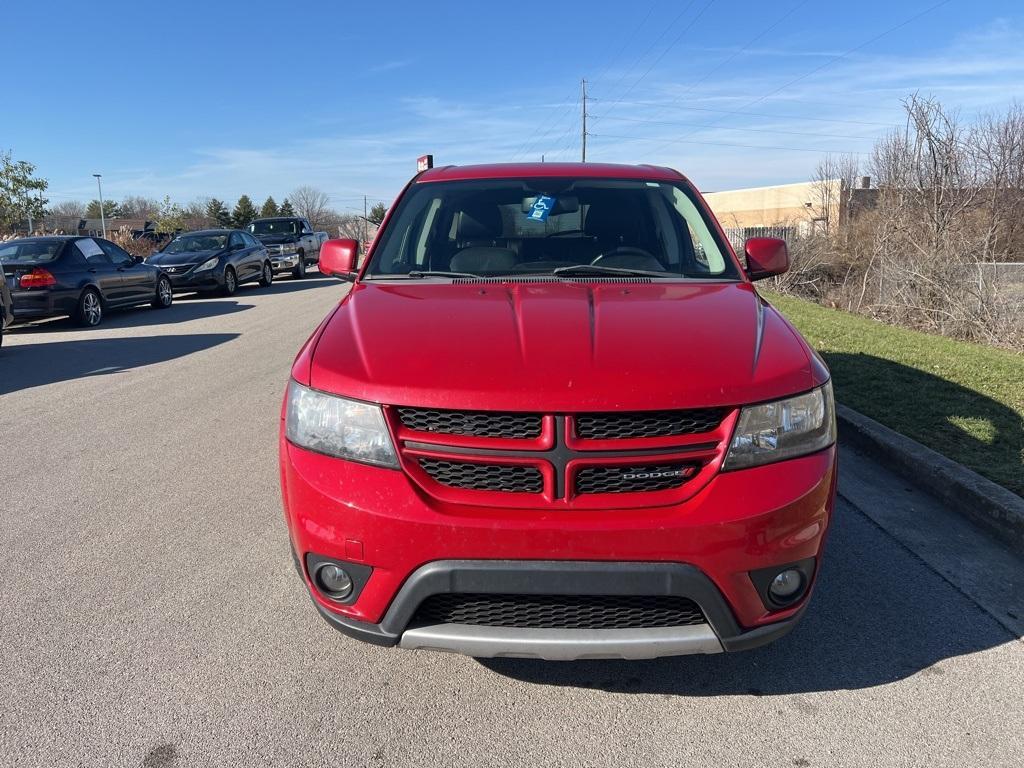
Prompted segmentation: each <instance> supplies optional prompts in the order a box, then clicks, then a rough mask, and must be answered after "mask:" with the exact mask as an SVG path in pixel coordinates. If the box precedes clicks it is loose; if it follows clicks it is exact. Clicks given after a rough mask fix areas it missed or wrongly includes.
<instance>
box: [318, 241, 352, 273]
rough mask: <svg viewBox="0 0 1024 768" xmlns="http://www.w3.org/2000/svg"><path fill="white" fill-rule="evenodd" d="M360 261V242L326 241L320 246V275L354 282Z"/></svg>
mask: <svg viewBox="0 0 1024 768" xmlns="http://www.w3.org/2000/svg"><path fill="white" fill-rule="evenodd" d="M358 260H359V241H358V240H348V239H344V240H326V241H325V242H324V244H323V245H321V246H320V274H323V275H330V276H332V277H339V278H341V279H342V280H353V279H355V271H356V264H357V262H358Z"/></svg>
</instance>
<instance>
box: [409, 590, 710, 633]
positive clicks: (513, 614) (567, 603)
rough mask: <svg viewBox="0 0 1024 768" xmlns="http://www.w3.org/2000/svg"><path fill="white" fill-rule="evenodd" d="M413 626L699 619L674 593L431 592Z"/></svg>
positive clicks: (630, 624) (648, 623) (634, 625)
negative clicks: (517, 593)
mask: <svg viewBox="0 0 1024 768" xmlns="http://www.w3.org/2000/svg"><path fill="white" fill-rule="evenodd" d="M412 622H413V624H414V625H423V624H470V625H475V626H481V627H519V628H524V629H650V628H654V627H685V626H691V625H694V624H703V623H705V621H704V614H703V613H702V612H701V609H700V607H699V606H698V605H697V604H696V603H695V602H693V601H692V600H689V599H687V598H685V597H679V596H676V595H487V594H439V595H431V596H430V597H428V598H427V599H426V600H424V601H423V602H422V603H420V606H419V608H418V609H417V610H416V614H415V615H414V616H413V620H412Z"/></svg>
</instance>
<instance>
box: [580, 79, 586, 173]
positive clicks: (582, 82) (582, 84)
mask: <svg viewBox="0 0 1024 768" xmlns="http://www.w3.org/2000/svg"><path fill="white" fill-rule="evenodd" d="M580 88H581V90H582V91H583V98H582V101H583V114H582V121H581V123H582V128H583V132H582V135H581V137H580V148H581V149H582V150H583V162H584V163H585V162H587V80H586V78H583V79H582V80H580Z"/></svg>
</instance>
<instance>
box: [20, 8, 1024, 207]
mask: <svg viewBox="0 0 1024 768" xmlns="http://www.w3.org/2000/svg"><path fill="white" fill-rule="evenodd" d="M936 2H937V0H896V1H894V0H858V2H855V3H823V2H821V1H820V0H774V1H773V2H765V1H764V0H755V1H749V2H748V0H657V1H656V2H650V1H649V0H634V1H633V2H629V3H622V2H614V3H613V2H604V1H603V0H590V1H589V2H573V1H571V0H562V1H561V2H548V3H544V2H540V3H536V2H535V3H522V4H501V5H498V4H492V3H484V2H457V3H456V2H433V3H426V2H415V3H412V2H400V1H392V2H389V3H359V4H356V3H347V2H346V3H342V2H316V3H294V4H291V5H288V4H280V3H264V2H256V1H252V2H245V3H241V2H234V3H225V2H213V1H211V0H207V2H205V3H196V2H191V1H190V0H178V1H177V2H173V3H161V4H144V3H138V2H131V3H129V2H120V0H116V1H112V2H102V1H101V2H100V3H97V4H93V5H91V6H83V5H82V4H80V3H74V4H72V3H68V2H56V3H40V2H38V1H37V0H32V2H26V0H7V2H6V3H5V4H4V5H5V9H4V13H3V16H4V27H5V30H6V31H5V34H4V60H5V62H6V64H7V67H8V72H9V77H8V78H7V87H8V97H7V99H6V105H7V109H5V110H4V113H5V114H4V116H3V118H2V119H0V149H10V150H12V151H13V152H14V155H15V157H16V158H17V159H24V160H29V161H30V162H33V163H35V164H36V165H37V166H38V171H39V173H40V174H41V175H43V176H45V177H46V178H48V179H49V181H50V185H51V186H50V199H51V201H53V202H59V201H61V200H65V199H83V200H84V199H89V198H91V197H94V196H95V195H94V191H95V185H94V180H93V179H92V176H91V174H92V173H94V172H102V173H103V174H104V177H103V178H104V194H105V196H106V197H110V198H119V197H123V196H125V195H129V194H141V195H148V196H152V197H162V196H163V195H164V194H169V195H171V197H172V198H174V199H175V200H177V201H179V202H187V201H188V200H191V199H194V198H197V197H202V196H211V195H212V196H216V197H219V198H222V199H226V200H228V201H229V202H233V201H234V200H235V199H236V198H237V197H238V196H239V195H240V194H242V193H247V194H249V195H250V196H251V197H253V198H255V199H257V201H261V200H262V199H263V198H265V197H266V196H267V195H268V194H272V195H274V196H275V197H276V198H277V199H278V200H279V201H280V199H281V198H283V197H284V196H286V195H287V193H288V191H289V190H291V189H293V188H294V187H296V186H298V185H300V184H311V185H313V186H316V187H319V188H321V189H323V190H324V191H325V192H327V193H328V194H330V195H331V199H332V202H333V204H334V205H335V206H336V207H338V208H339V209H345V208H350V207H355V206H358V207H360V208H361V196H362V195H364V194H366V195H369V196H370V197H371V199H382V200H387V201H390V200H391V199H392V198H393V197H394V195H395V194H396V193H397V192H398V191H399V189H400V188H401V185H402V184H403V183H404V182H405V181H406V180H407V179H408V177H409V176H410V175H411V174H412V172H413V171H414V166H415V158H416V157H417V156H418V155H420V154H423V153H426V152H432V153H433V154H434V155H435V157H436V159H437V162H438V163H456V164H461V163H470V162H493V161H501V160H509V159H517V160H519V159H538V160H539V159H540V156H541V154H542V153H543V154H544V155H545V156H546V158H547V159H574V160H575V159H578V157H579V104H578V102H577V98H578V95H579V81H580V78H581V77H586V78H587V79H588V81H589V83H590V85H589V90H590V93H591V96H592V101H591V102H590V104H589V109H588V111H589V113H590V115H591V117H590V126H589V129H590V131H591V132H592V134H593V135H592V136H591V138H590V140H589V148H588V159H590V160H600V161H612V162H651V163H657V164H664V165H671V166H673V167H676V168H679V169H680V170H682V171H683V172H684V173H686V174H687V175H689V176H690V177H691V178H692V179H693V180H694V181H695V182H696V183H697V185H698V186H699V187H701V188H702V189H704V190H706V191H711V190H716V189H727V188H733V187H740V186H755V185H759V184H773V183H782V182H791V181H801V180H804V179H806V178H808V177H809V176H810V174H811V173H812V171H813V168H814V166H815V164H816V163H817V162H818V160H819V158H820V156H821V153H824V152H826V151H834V152H867V151H869V150H870V147H871V144H872V140H873V138H874V137H877V136H879V135H881V134H883V133H884V132H885V131H886V130H889V129H891V127H892V126H894V125H896V124H897V123H899V121H900V119H901V111H900V100H901V99H902V98H904V97H906V96H907V94H909V93H911V92H913V91H920V92H922V93H925V94H931V95H934V96H937V97H939V98H940V99H941V100H943V101H944V102H945V103H947V104H948V105H949V106H951V107H955V108H957V109H958V110H960V112H961V113H962V114H963V115H964V116H965V117H970V116H973V115H975V114H978V113H980V112H985V111H989V110H999V109H1002V108H1005V107H1006V106H1007V105H1008V104H1009V103H1011V102H1012V101H1014V100H1015V99H1021V97H1022V96H1024V7H1022V4H1021V3H1020V2H1019V0H974V2H967V0H949V2H947V3H945V4H943V5H941V6H940V7H938V8H935V9H932V10H929V9H931V7H932V6H934V5H935V4H936ZM98 9H99V10H98ZM286 9H287V10H286ZM922 12H924V15H922V16H920V18H918V19H916V20H915V21H913V22H911V23H910V24H907V25H905V26H903V27H901V28H899V29H896V30H895V31H892V32H890V33H889V34H884V35H882V33H885V32H887V31H888V30H892V29H893V28H894V27H896V26H897V25H900V24H902V23H903V22H906V21H907V20H908V19H911V18H912V17H914V16H916V15H917V14H920V13H922ZM879 35H882V36H881V37H879ZM876 38H877V39H876ZM12 67H13V71H11V68H12Z"/></svg>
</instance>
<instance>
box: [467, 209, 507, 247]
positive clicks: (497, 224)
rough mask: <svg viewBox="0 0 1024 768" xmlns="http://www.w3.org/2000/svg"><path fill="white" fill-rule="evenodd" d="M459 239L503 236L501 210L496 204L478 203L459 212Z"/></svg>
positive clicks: (486, 238) (488, 238) (490, 238)
mask: <svg viewBox="0 0 1024 768" xmlns="http://www.w3.org/2000/svg"><path fill="white" fill-rule="evenodd" d="M456 231H457V237H458V239H459V240H495V239H497V238H499V237H501V231H502V224H501V211H500V210H498V206H496V205H477V206H474V207H472V208H469V209H468V210H464V211H460V212H459V224H458V229H457V230H456Z"/></svg>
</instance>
